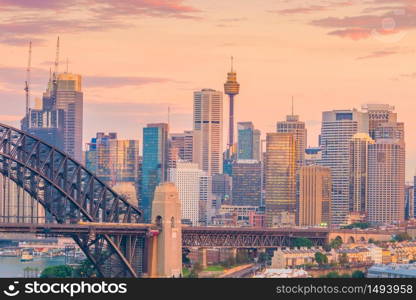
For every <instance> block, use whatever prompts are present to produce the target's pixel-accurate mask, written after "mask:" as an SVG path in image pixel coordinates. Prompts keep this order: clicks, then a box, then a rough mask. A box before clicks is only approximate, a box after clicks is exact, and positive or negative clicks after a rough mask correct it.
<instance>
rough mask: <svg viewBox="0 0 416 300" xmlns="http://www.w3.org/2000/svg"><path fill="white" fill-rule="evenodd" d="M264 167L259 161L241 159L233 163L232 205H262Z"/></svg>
mask: <svg viewBox="0 0 416 300" xmlns="http://www.w3.org/2000/svg"><path fill="white" fill-rule="evenodd" d="M261 176H262V166H261V163H260V162H259V161H257V160H242V159H239V160H237V161H235V162H234V163H233V175H232V186H233V189H232V204H233V205H242V206H247V205H248V206H260V205H261Z"/></svg>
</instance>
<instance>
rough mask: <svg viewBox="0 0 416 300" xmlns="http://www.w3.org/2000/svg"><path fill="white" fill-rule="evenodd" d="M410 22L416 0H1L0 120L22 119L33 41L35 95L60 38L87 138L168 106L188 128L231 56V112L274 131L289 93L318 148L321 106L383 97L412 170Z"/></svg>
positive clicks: (135, 131)
mask: <svg viewBox="0 0 416 300" xmlns="http://www.w3.org/2000/svg"><path fill="white" fill-rule="evenodd" d="M363 3H365V4H363ZM415 28H416V1H415V0H368V1H358V0H314V1H312V0H310V1H298V0H286V1H283V0H282V1H278V0H229V1H220V0H209V1H207V0H186V1H182V0H172V1H162V0H118V1H111V0H100V1H98V0H67V1H55V0H0V57H1V58H2V59H1V60H0V99H1V101H2V102H3V104H4V105H3V107H2V112H1V113H0V122H4V123H8V124H11V125H14V126H18V121H17V120H19V119H20V118H21V117H22V114H23V112H24V92H23V86H24V80H25V66H26V61H27V44H28V41H29V40H30V39H31V40H32V41H33V57H32V62H33V63H32V65H33V70H32V77H33V85H32V89H33V92H32V99H33V98H34V97H36V96H40V95H41V92H42V91H43V90H44V88H45V85H46V81H47V76H48V70H49V67H50V66H51V64H52V61H53V60H54V56H55V42H56V37H57V36H58V35H59V36H60V37H61V58H62V60H63V61H65V60H66V58H67V57H68V58H69V62H70V63H69V71H71V72H75V73H79V74H81V75H83V76H84V101H85V102H84V103H85V104H84V107H85V110H84V139H85V141H87V140H89V139H90V138H91V137H92V136H93V135H95V133H96V132H97V131H117V132H118V133H119V136H121V137H123V138H139V139H141V131H142V127H143V126H144V125H145V124H146V123H149V122H160V121H166V120H167V107H168V106H170V107H171V127H172V130H171V131H172V132H178V131H182V130H185V129H190V128H191V127H192V92H193V91H194V90H197V89H201V88H214V89H218V90H222V89H223V83H224V81H225V77H226V72H227V71H228V69H229V57H230V56H231V55H233V56H234V57H235V60H236V69H237V72H238V81H239V82H240V84H241V93H240V95H239V96H238V97H237V100H236V119H237V121H253V122H254V124H255V126H256V127H257V128H259V129H261V130H262V132H263V134H264V133H266V132H272V131H274V130H275V123H276V121H278V120H282V119H284V118H285V115H286V114H288V113H289V112H290V99H291V96H292V95H293V96H294V97H295V112H296V113H297V114H299V115H300V116H301V119H302V120H304V121H306V124H307V127H308V133H309V136H308V142H309V144H310V145H311V146H315V145H316V144H317V136H318V134H319V131H320V122H321V112H322V111H324V110H332V109H348V108H353V107H356V108H360V107H361V105H362V104H364V103H388V104H391V105H394V106H395V107H396V111H397V112H398V115H399V119H400V120H401V121H404V122H405V126H406V127H405V130H406V143H407V176H408V178H410V176H413V175H414V170H415V168H416V159H415V158H414V153H415V151H416V140H415V139H413V138H412V134H411V133H413V132H416V120H415V117H414V111H415V108H416V104H415V96H416V88H415V80H416V70H415V69H416V59H415V58H414V56H415V50H414V46H413V45H415V44H416V36H415V33H416V31H415ZM64 69H65V64H64V63H62V64H61V70H64ZM224 104H225V107H227V102H225V103H224ZM225 113H226V112H225ZM225 129H226V128H224V130H225Z"/></svg>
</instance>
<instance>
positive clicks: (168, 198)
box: [152, 182, 182, 277]
mask: <svg viewBox="0 0 416 300" xmlns="http://www.w3.org/2000/svg"><path fill="white" fill-rule="evenodd" d="M152 221H153V222H154V223H155V224H156V225H157V226H158V227H159V230H160V233H159V235H158V236H157V243H156V242H154V244H153V246H154V248H156V250H154V252H156V255H155V256H156V258H152V260H153V259H155V260H156V265H157V268H156V271H155V272H154V273H153V274H155V276H154V277H182V227H181V202H180V200H179V196H178V191H177V189H176V187H175V185H174V184H173V183H170V182H165V183H162V184H160V185H159V186H157V187H156V190H155V193H154V199H153V203H152ZM155 244H156V245H155ZM154 252H153V253H154Z"/></svg>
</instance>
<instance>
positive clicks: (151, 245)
mask: <svg viewBox="0 0 416 300" xmlns="http://www.w3.org/2000/svg"><path fill="white" fill-rule="evenodd" d="M157 239H158V237H157V236H153V235H151V236H149V237H148V238H147V241H146V243H147V249H146V250H147V253H146V254H147V277H150V278H155V277H157V248H158V246H157Z"/></svg>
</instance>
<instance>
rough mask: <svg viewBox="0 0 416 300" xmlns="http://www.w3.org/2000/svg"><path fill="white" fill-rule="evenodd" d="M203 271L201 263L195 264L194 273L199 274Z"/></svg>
mask: <svg viewBox="0 0 416 300" xmlns="http://www.w3.org/2000/svg"><path fill="white" fill-rule="evenodd" d="M202 270H203V268H202V265H201V264H200V263H195V264H194V266H193V268H192V271H195V272H196V273H199V272H201V271H202Z"/></svg>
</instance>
